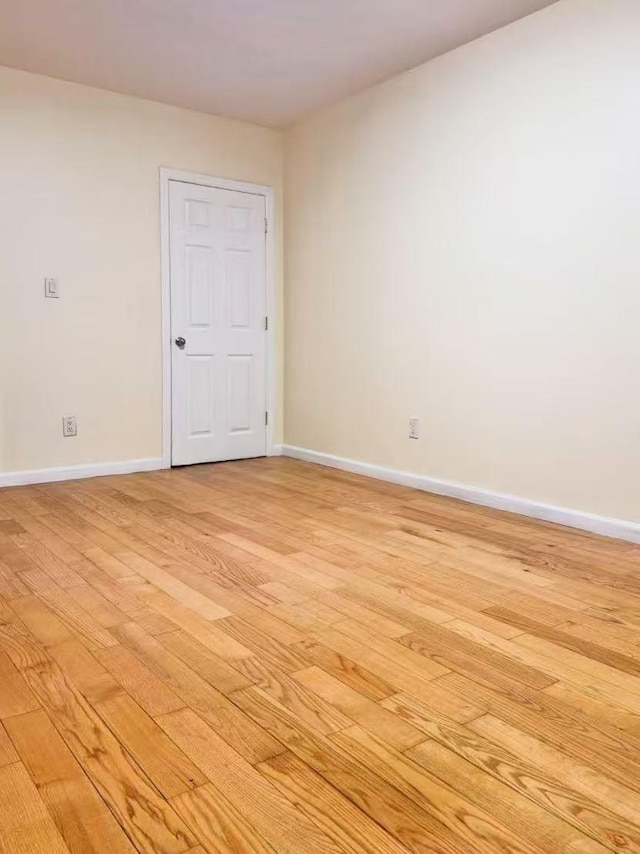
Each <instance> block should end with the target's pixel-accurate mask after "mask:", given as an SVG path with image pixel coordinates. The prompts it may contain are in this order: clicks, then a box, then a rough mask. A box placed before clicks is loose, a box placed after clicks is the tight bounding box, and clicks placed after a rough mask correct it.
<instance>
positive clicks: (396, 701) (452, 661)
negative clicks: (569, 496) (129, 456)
mask: <svg viewBox="0 0 640 854" xmlns="http://www.w3.org/2000/svg"><path fill="white" fill-rule="evenodd" d="M639 575H640V549H638V547H636V546H633V545H631V544H626V543H623V542H617V541H612V540H607V539H603V538H598V537H596V536H592V535H589V534H584V533H581V532H578V531H573V530H568V529H563V528H561V527H557V526H554V525H551V524H548V523H542V522H537V521H534V520H531V519H524V518H520V517H515V516H511V515H509V514H504V513H501V512H499V511H495V510H490V509H484V508H479V507H473V506H470V505H465V504H463V503H461V502H457V501H453V500H451V499H447V498H442V497H438V496H432V495H427V494H424V493H420V492H416V491H414V490H411V489H408V488H405V487H400V486H394V485H392V484H387V483H383V482H379V481H373V480H368V479H366V478H362V477H359V476H357V475H353V474H348V473H345V472H338V471H334V470H331V469H325V468H322V467H319V466H313V465H309V464H306V463H301V462H295V461H292V460H287V459H282V458H272V459H262V460H251V461H244V462H240V463H226V464H219V465H215V466H194V467H191V468H185V469H180V470H173V471H162V472H153V473H147V474H134V475H127V476H122V477H117V476H114V477H104V478H97V479H94V480H87V481H74V482H69V483H54V484H47V485H40V486H28V487H19V488H11V489H5V490H0V854H5V852H6V854H49V852H52V854H59V852H60V854H62V852H66V854H69V852H70V854H85V852H86V854H92V852H96V854H98V852H100V854H132V852H134V851H137V852H149V854H151V852H153V854H209V853H210V852H216V854H245V852H246V854H276V852H278V854H279V853H280V852H282V854H340V852H343V854H361V853H362V854H408V852H415V854H425V852H427V853H428V854H494V852H495V854H507V852H509V854H605V852H611V851H614V852H625V854H640V582H639V581H638V577H639Z"/></svg>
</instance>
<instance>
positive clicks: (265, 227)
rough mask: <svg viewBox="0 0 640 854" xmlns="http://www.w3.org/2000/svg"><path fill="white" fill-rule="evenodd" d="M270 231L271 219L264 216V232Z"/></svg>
mask: <svg viewBox="0 0 640 854" xmlns="http://www.w3.org/2000/svg"><path fill="white" fill-rule="evenodd" d="M268 231H269V220H268V219H267V218H266V217H265V218H264V233H265V234H267V233H268Z"/></svg>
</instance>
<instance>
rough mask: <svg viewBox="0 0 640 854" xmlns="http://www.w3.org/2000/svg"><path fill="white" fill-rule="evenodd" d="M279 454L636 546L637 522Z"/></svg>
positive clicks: (328, 458)
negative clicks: (627, 542)
mask: <svg viewBox="0 0 640 854" xmlns="http://www.w3.org/2000/svg"><path fill="white" fill-rule="evenodd" d="M282 453H283V455H284V456H286V457H293V458H294V459H297V460H305V461H306V462H309V463H319V464H320V465H323V466H331V467H332V468H337V469H343V470H344V471H350V472H354V473H355V474H362V475H365V476H366V477H375V478H378V479H379V480H387V481H389V482H390V483H398V484H401V485H402V486H412V487H413V488H414V489H421V490H423V491H424V492H433V493H435V494H436V495H446V496H449V497H450V498H459V499H460V500H461V501H468V502H470V503H471V504H481V505H482V506H483V507H493V508H495V509H497V510H507V511H508V512H510V513H518V514H520V515H521V516H531V517H532V518H534V519H544V520H545V521H546V522H556V523H557V524H558V525H567V526H568V527H570V528H579V529H580V530H582V531H590V532H591V533H593V534H601V535H602V536H604V537H614V538H615V539H619V540H628V541H629V542H632V543H640V523H638V522H626V521H624V520H622V519H611V518H608V517H607V516H597V515H595V514H593V513H583V512H582V511H580V510H570V509H567V508H566V507H555V506H554V505H553V504H542V503H541V502H539V501H530V500H529V499H527V498H519V497H517V496H515V495H503V494H501V493H499V492H491V491H490V490H488V489H482V488H481V487H479V486H467V485H465V484H462V483H454V482H452V481H448V480H440V479H438V478H435V477H428V476H426V475H422V474H414V473H413V472H406V471H398V470H397V469H390V468H385V467H384V466H377V465H373V464H372V463H365V462H361V461H359V460H350V459H347V458H345V457H335V456H333V455H332V454H324V453H322V452H320V451H311V450H308V449H307V448H297V447H295V446H294V445H283V446H282Z"/></svg>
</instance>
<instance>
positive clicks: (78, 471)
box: [0, 458, 165, 487]
mask: <svg viewBox="0 0 640 854" xmlns="http://www.w3.org/2000/svg"><path fill="white" fill-rule="evenodd" d="M164 467H165V466H164V464H163V462H162V459H161V458H157V459H155V458H154V459H145V460H121V461H119V462H115V463H85V464H83V465H78V466H55V467H54V468H49V469H32V470H27V471H12V472H0V487H3V486H24V485H25V484H29V483H53V482H54V481H58V480H77V479H78V478H83V477H103V476H104V475H109V474H133V472H139V471H155V470H156V469H161V468H164Z"/></svg>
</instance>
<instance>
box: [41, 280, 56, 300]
mask: <svg viewBox="0 0 640 854" xmlns="http://www.w3.org/2000/svg"><path fill="white" fill-rule="evenodd" d="M44 295H45V297H46V298H47V299H58V298H59V297H60V293H59V291H58V280H57V279H50V278H46V279H45V280H44Z"/></svg>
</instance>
